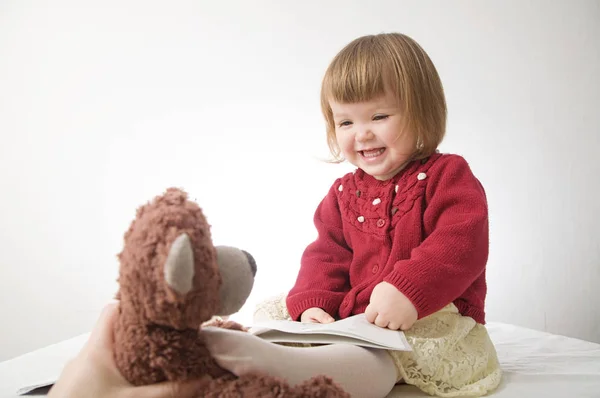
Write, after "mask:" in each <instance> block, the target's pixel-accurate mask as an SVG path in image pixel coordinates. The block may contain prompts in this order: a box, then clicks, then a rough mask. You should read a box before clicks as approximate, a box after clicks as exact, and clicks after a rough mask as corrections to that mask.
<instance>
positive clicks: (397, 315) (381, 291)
mask: <svg viewBox="0 0 600 398" xmlns="http://www.w3.org/2000/svg"><path fill="white" fill-rule="evenodd" d="M365 316H366V318H367V320H368V321H369V322H371V323H374V324H375V325H377V326H380V327H382V328H388V329H392V330H398V329H401V330H408V329H410V328H411V327H412V325H413V324H414V323H415V322H416V321H417V318H418V316H419V314H418V313H417V309H416V308H415V306H414V305H413V303H411V301H410V300H409V299H408V298H406V296H405V295H404V294H402V293H401V292H400V291H399V290H398V289H396V287H395V286H394V285H392V284H390V283H388V282H381V283H379V284H377V286H375V289H373V292H372V293H371V301H370V304H369V305H368V306H367V309H366V310H365Z"/></svg>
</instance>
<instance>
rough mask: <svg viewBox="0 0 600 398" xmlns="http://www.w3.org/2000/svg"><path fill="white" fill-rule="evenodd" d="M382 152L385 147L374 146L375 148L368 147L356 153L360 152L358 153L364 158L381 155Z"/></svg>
mask: <svg viewBox="0 0 600 398" xmlns="http://www.w3.org/2000/svg"><path fill="white" fill-rule="evenodd" d="M384 152H385V148H375V149H368V150H365V151H358V153H360V155H361V156H362V157H363V158H366V159H373V158H376V157H377V156H379V155H381V154H382V153H384Z"/></svg>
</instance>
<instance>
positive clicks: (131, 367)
mask: <svg viewBox="0 0 600 398" xmlns="http://www.w3.org/2000/svg"><path fill="white" fill-rule="evenodd" d="M118 257H119V261H120V272H119V280H118V281H119V291H118V293H117V298H118V299H119V301H120V306H119V307H120V309H119V318H118V320H117V322H116V326H115V359H116V362H117V366H118V368H119V370H120V371H121V373H122V374H123V376H124V377H125V378H126V379H127V380H129V382H131V383H132V384H134V385H141V384H150V383H157V382H162V381H167V380H169V381H184V380H190V379H200V378H202V377H204V379H205V380H206V383H203V384H202V387H201V388H200V389H199V391H198V397H349V395H348V394H347V393H345V392H344V391H343V390H342V389H341V388H340V387H339V386H337V385H336V384H334V383H333V381H332V380H330V379H329V378H327V377H316V378H314V379H311V380H309V381H307V382H305V383H303V384H301V385H298V386H290V385H288V384H287V383H286V382H284V381H282V380H278V379H275V378H273V377H271V376H269V375H263V374H260V375H259V374H255V375H248V376H244V377H239V378H238V377H236V376H234V375H233V374H231V373H230V372H228V371H226V370H224V369H222V368H221V367H219V365H218V364H217V363H216V362H215V361H214V359H213V358H212V357H211V355H210V353H209V351H208V349H207V348H206V347H205V344H204V342H203V338H202V325H206V324H208V323H210V324H211V325H212V326H214V325H216V326H220V327H225V328H235V329H238V330H246V329H245V328H243V327H242V326H241V325H239V324H237V323H235V322H222V321H219V320H216V318H214V316H215V315H222V316H226V315H230V314H233V313H235V312H237V311H238V310H239V309H240V308H241V307H242V305H243V304H244V303H245V302H246V299H247V297H248V295H249V294H250V291H251V290H252V286H253V284H254V276H255V274H256V263H255V261H254V259H253V258H252V256H251V255H250V254H249V253H247V252H245V251H242V250H240V249H237V248H234V247H227V246H220V247H214V246H213V243H212V238H211V234H210V226H209V224H208V223H207V221H206V219H205V217H204V214H203V212H202V210H201V209H200V207H199V206H198V205H197V204H196V203H194V202H193V201H190V200H188V197H187V194H186V193H185V192H183V191H182V190H180V189H176V188H169V189H168V190H167V191H166V192H165V193H164V194H163V195H161V196H157V197H156V198H154V200H153V201H152V202H149V203H147V204H145V205H143V206H141V207H140V208H139V209H138V210H137V214H136V218H135V219H134V220H133V222H132V224H131V226H130V227H129V230H128V231H127V232H126V233H125V239H124V247H123V250H122V252H121V253H120V254H119V256H118Z"/></svg>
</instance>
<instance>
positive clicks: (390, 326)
mask: <svg viewBox="0 0 600 398" xmlns="http://www.w3.org/2000/svg"><path fill="white" fill-rule="evenodd" d="M387 328H388V329H391V330H398V329H401V328H402V325H401V324H399V323H398V322H390V323H389V324H388V325H387Z"/></svg>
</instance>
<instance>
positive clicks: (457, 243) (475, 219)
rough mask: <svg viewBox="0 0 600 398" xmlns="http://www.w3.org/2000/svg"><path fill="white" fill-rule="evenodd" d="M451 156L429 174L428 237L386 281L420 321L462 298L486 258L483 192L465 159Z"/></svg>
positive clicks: (485, 220) (486, 208)
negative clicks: (403, 296) (412, 309)
mask: <svg viewBox="0 0 600 398" xmlns="http://www.w3.org/2000/svg"><path fill="white" fill-rule="evenodd" d="M447 156H448V159H447V160H444V161H442V162H443V163H442V165H441V167H439V168H438V167H432V170H430V172H428V173H427V174H428V176H427V178H428V179H430V180H429V181H428V183H427V188H426V192H425V200H426V205H425V206H426V208H425V211H424V213H423V226H424V232H425V234H424V236H425V239H424V240H423V242H422V243H421V244H420V245H419V246H418V247H416V248H415V249H413V251H412V252H411V256H410V258H409V259H406V260H400V261H398V262H397V263H396V264H395V266H394V270H393V271H392V272H391V273H390V274H388V275H387V276H386V278H385V279H384V280H385V281H386V282H389V283H391V284H392V285H394V286H396V287H397V288H398V290H400V291H401V292H402V293H403V294H404V295H405V296H406V297H407V298H408V299H409V300H411V302H412V303H413V305H414V306H415V307H416V309H417V311H418V314H419V319H420V318H423V317H425V316H427V315H430V314H432V313H434V312H436V311H438V310H440V309H441V308H443V307H444V306H446V305H448V304H449V303H451V302H452V301H454V300H455V299H456V298H458V297H459V296H460V295H461V294H462V293H463V292H464V291H465V290H466V289H467V288H468V287H469V286H470V285H471V284H472V283H473V281H475V280H476V279H477V278H478V277H479V276H480V275H481V273H482V272H483V271H484V270H485V266H486V263H487V259H488V251H489V241H488V237H489V232H488V228H489V226H488V206H487V199H486V195H485V191H484V189H483V187H482V186H481V184H480V182H479V181H478V180H477V179H476V178H475V176H474V175H473V174H472V172H471V169H470V168H469V166H468V164H467V162H466V161H465V160H464V159H463V158H462V157H460V156H451V155H447ZM433 169H436V170H433Z"/></svg>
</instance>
